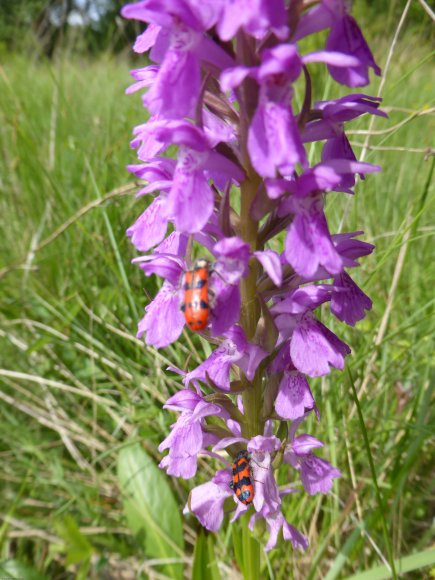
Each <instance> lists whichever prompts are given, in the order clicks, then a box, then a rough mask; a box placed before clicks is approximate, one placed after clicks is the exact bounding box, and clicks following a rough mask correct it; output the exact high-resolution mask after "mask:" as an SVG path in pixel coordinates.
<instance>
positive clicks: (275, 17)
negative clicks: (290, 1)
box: [217, 0, 288, 40]
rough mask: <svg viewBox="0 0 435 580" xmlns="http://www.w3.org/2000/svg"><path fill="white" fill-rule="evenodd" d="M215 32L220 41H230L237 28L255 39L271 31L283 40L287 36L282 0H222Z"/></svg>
mask: <svg viewBox="0 0 435 580" xmlns="http://www.w3.org/2000/svg"><path fill="white" fill-rule="evenodd" d="M220 4H221V5H222V12H221V15H220V18H219V21H218V23H217V31H218V34H219V36H220V38H222V40H230V39H231V38H232V37H233V36H234V35H235V34H236V32H237V31H238V30H239V28H242V27H243V28H244V30H245V31H246V32H247V33H248V34H250V35H251V36H254V37H256V38H261V37H263V36H265V34H267V33H269V32H270V31H272V32H273V33H274V34H276V36H278V37H280V38H283V37H285V35H286V34H287V31H288V29H287V22H286V13H285V7H284V2H283V0H253V1H252V0H251V1H250V2H247V0H222V2H220Z"/></svg>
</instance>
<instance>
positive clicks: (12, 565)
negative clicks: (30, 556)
mask: <svg viewBox="0 0 435 580" xmlns="http://www.w3.org/2000/svg"><path fill="white" fill-rule="evenodd" d="M0 576H1V577H2V578H20V579H22V578H25V579H26V580H47V577H46V576H44V575H43V574H40V573H39V572H38V570H35V568H32V567H31V566H29V565H28V564H23V563H22V562H19V561H18V560H4V561H3V562H0Z"/></svg>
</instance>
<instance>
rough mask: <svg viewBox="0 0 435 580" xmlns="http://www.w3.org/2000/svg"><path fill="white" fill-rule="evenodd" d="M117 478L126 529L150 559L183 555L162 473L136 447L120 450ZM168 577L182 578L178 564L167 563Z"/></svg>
mask: <svg viewBox="0 0 435 580" xmlns="http://www.w3.org/2000/svg"><path fill="white" fill-rule="evenodd" d="M118 479H119V488H120V490H121V494H122V500H123V506H124V512H125V514H126V516H127V520H128V523H129V526H130V528H131V529H132V530H133V532H134V533H135V534H136V536H137V538H138V544H139V545H142V546H143V549H144V552H145V554H146V555H147V556H148V557H150V558H158V559H161V560H162V562H163V563H164V561H165V560H166V559H169V561H170V560H171V558H173V557H174V555H175V556H177V557H178V560H182V558H183V556H184V551H183V548H184V542H183V524H182V521H181V515H180V509H179V507H180V506H179V505H178V503H177V501H176V500H175V498H174V495H173V493H172V491H171V488H170V486H169V483H168V481H167V478H166V477H165V475H164V473H163V472H162V471H160V469H159V468H158V467H157V466H156V465H155V463H154V461H153V460H152V459H151V458H150V457H149V456H148V455H147V454H146V453H145V451H144V450H143V449H142V448H141V447H140V445H139V444H137V443H136V444H133V445H129V446H127V447H124V448H123V449H122V450H121V451H120V452H119V456H118ZM162 568H163V570H164V571H166V573H167V574H168V575H169V576H170V577H171V578H174V579H176V578H183V567H182V565H180V564H175V563H167V564H166V565H165V566H162Z"/></svg>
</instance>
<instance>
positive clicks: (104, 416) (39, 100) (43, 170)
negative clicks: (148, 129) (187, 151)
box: [0, 23, 435, 580]
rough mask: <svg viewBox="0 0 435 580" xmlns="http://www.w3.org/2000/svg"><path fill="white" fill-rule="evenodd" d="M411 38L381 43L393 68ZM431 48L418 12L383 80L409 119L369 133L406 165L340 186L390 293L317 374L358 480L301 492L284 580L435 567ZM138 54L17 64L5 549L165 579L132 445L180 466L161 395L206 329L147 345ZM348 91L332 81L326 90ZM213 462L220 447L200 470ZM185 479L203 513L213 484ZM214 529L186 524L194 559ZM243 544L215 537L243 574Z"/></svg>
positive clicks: (9, 141)
mask: <svg viewBox="0 0 435 580" xmlns="http://www.w3.org/2000/svg"><path fill="white" fill-rule="evenodd" d="M396 24H397V23H396ZM392 33H394V29H393V30H392V32H391V33H389V34H388V35H387V34H385V35H384V36H380V35H379V36H377V37H376V38H375V39H374V40H375V42H374V51H375V54H376V57H377V60H378V62H379V63H380V64H381V66H382V65H385V60H386V56H387V53H388V50H389V48H390V47H391V34H392ZM428 54H429V49H428V46H427V45H425V43H424V42H422V41H421V37H420V36H418V35H417V34H415V33H414V34H413V33H411V32H410V31H407V30H406V25H405V27H404V30H403V31H402V32H401V34H400V36H399V42H398V44H397V46H396V47H395V50H394V53H393V54H392V60H391V64H390V67H389V69H388V71H387V74H386V77H385V79H384V80H383V83H382V86H381V92H382V96H383V97H384V103H383V106H384V108H385V110H387V111H388V113H389V118H388V119H381V118H378V119H375V120H374V121H371V120H370V119H369V118H363V119H361V120H360V121H358V122H355V123H353V124H352V126H351V131H350V137H351V141H352V143H353V144H354V147H355V151H356V153H357V155H358V156H363V157H364V159H365V160H366V161H370V162H374V163H377V164H380V165H382V166H383V168H384V171H383V173H382V174H379V175H374V176H370V177H368V178H367V180H366V181H365V182H360V183H359V184H358V186H357V195H356V196H355V197H354V198H348V197H345V196H344V195H343V194H332V195H331V196H330V197H329V199H328V203H327V211H328V216H329V218H330V220H331V230H332V231H353V230H360V229H361V230H364V232H365V234H364V239H365V240H367V241H370V242H373V243H375V244H376V246H377V250H376V252H375V253H374V254H373V255H372V256H371V257H369V258H368V259H365V260H363V261H362V266H361V268H360V269H358V271H357V272H356V276H355V277H356V280H357V282H359V283H360V284H361V285H362V287H363V288H364V290H365V291H366V292H367V293H368V294H369V295H371V297H372V298H373V301H374V307H373V310H372V312H370V313H369V315H368V316H367V318H366V319H365V320H364V321H363V322H361V323H360V324H359V325H358V327H357V328H356V329H352V328H345V327H344V325H338V324H335V329H334V330H335V331H336V332H337V333H338V335H339V336H341V337H342V338H344V340H346V341H347V342H348V343H349V344H350V345H351V347H352V350H353V355H352V357H350V358H349V359H348V369H349V372H346V371H345V372H343V373H340V372H333V373H332V374H331V375H330V376H328V377H326V378H323V379H322V380H320V379H319V380H316V381H313V383H312V389H313V392H314V394H315V397H316V400H317V403H318V405H319V408H320V411H321V413H322V422H321V423H320V424H317V423H315V420H314V419H313V420H311V424H310V425H308V426H307V431H308V432H310V433H312V434H314V435H315V436H316V437H319V439H322V440H324V441H325V442H326V446H325V452H324V457H325V458H328V459H330V460H331V461H332V462H333V463H334V464H335V465H337V466H339V467H340V469H341V470H342V471H343V477H342V478H341V479H340V480H338V481H336V482H335V484H334V489H333V493H332V494H330V495H329V496H327V497H324V496H320V497H319V496H315V497H309V496H307V495H305V494H295V495H294V498H293V499H292V500H291V501H289V503H288V505H289V507H288V512H287V516H288V518H289V520H290V521H291V522H292V523H294V524H295V525H296V526H297V527H299V528H301V529H302V530H303V531H304V532H305V533H306V534H307V535H308V536H309V539H310V548H309V550H308V552H307V553H306V554H301V553H294V552H293V551H292V550H291V549H290V548H289V547H288V546H287V545H284V544H281V545H280V546H279V548H278V549H276V550H273V551H272V552H271V553H270V554H269V555H268V556H267V557H266V556H264V557H263V560H262V564H261V565H262V577H264V578H268V577H270V578H276V579H282V578H295V579H303V578H312V579H317V578H319V579H320V578H327V580H332V579H334V578H347V577H351V576H352V575H354V574H359V573H362V572H363V571H366V570H371V569H372V568H373V567H377V566H381V567H382V566H384V567H383V568H381V569H379V570H377V571H376V570H375V571H372V572H371V573H370V575H369V576H367V577H368V578H369V577H370V578H388V577H390V573H389V572H388V568H387V567H385V565H388V561H389V560H390V559H391V556H390V554H389V553H390V551H391V553H392V555H393V557H394V558H395V560H396V569H398V570H399V571H400V570H402V571H405V570H414V572H412V571H411V572H408V574H409V576H407V577H415V578H422V577H424V576H425V575H427V576H428V575H429V574H430V567H431V566H432V570H433V569H434V567H435V557H434V551H433V549H432V551H431V550H430V547H431V546H433V535H432V534H433V527H432V522H431V517H432V515H431V513H432V512H431V501H432V502H433V493H434V489H433V466H434V452H433V443H434V440H433V396H432V390H431V380H433V352H434V333H433V331H434V325H433V321H434V318H433V311H434V301H435V295H434V291H433V284H434V280H435V268H434V260H433V255H434V254H433V247H434V245H433V235H434V232H435V225H434V221H433V215H434V209H435V208H434V194H433V181H432V177H433V168H434V157H433V150H431V149H430V148H431V146H432V143H431V136H432V134H433V128H434V126H433V119H434V115H435V109H434V107H435V103H434V91H433V81H432V78H431V75H430V70H431V69H430V61H429V60H428ZM129 67H130V65H129V63H128V62H127V59H126V58H122V57H119V58H114V57H109V56H102V57H100V58H98V59H97V60H86V59H84V58H83V59H78V58H77V57H73V56H68V55H66V54H62V55H60V56H59V58H58V59H57V60H55V61H53V62H50V63H47V62H40V61H39V60H36V59H35V60H34V61H32V60H31V59H29V58H24V57H22V56H19V55H15V56H10V57H9V58H7V59H6V60H5V62H4V63H3V64H2V66H1V67H0V94H1V100H0V147H1V156H0V190H1V192H2V196H1V198H0V204H1V216H2V218H1V237H2V245H1V249H0V280H1V302H0V353H1V354H0V359H1V362H0V366H1V368H0V381H1V390H0V399H1V404H0V458H1V466H2V469H1V470H0V481H1V489H2V493H1V494H0V519H1V523H0V546H1V554H0V560H2V561H3V564H2V567H3V568H2V570H6V571H8V572H10V571H11V570H15V572H16V574H17V575H20V574H21V576H24V577H26V578H31V577H35V578H37V577H39V576H38V575H37V573H39V574H40V575H41V576H40V577H47V578H70V577H71V578H72V577H83V578H85V577H95V578H99V577H107V578H130V577H131V578H134V577H149V578H153V577H161V575H162V569H161V568H159V567H158V566H157V567H156V566H155V562H154V563H153V562H149V561H148V559H147V557H146V555H145V554H144V552H143V544H142V543H141V542H140V541H139V540H138V539H137V538H136V537H135V536H134V535H133V534H132V531H131V530H130V529H129V527H128V526H127V523H126V519H125V516H124V513H123V509H122V502H121V497H120V493H119V483H118V479H117V473H116V460H117V457H118V454H119V452H120V450H121V449H122V448H123V447H125V445H126V444H127V443H129V442H132V441H138V442H140V443H141V444H142V446H143V447H144V448H145V450H146V451H147V453H148V454H149V455H150V456H151V457H152V458H153V459H154V460H155V462H156V463H157V462H158V461H159V460H160V454H159V453H158V451H157V446H158V444H159V443H160V442H161V441H162V439H163V438H164V437H165V436H166V434H167V432H168V429H169V425H170V424H171V422H172V421H173V415H171V413H169V412H164V411H162V408H161V407H162V404H163V402H164V401H165V400H166V398H167V397H168V396H170V395H171V394H173V393H174V392H175V391H176V390H177V389H178V388H179V381H178V380H177V378H176V376H175V375H173V374H171V373H169V374H168V373H166V372H165V368H166V367H167V366H168V365H170V364H172V365H176V366H179V367H181V368H186V365H187V366H188V367H189V368H192V367H193V366H195V365H197V364H198V362H199V361H200V360H201V358H200V353H201V352H202V349H203V348H204V347H205V343H204V342H203V341H202V340H201V339H200V338H198V337H194V336H192V335H188V334H187V333H184V335H183V338H182V340H181V341H180V342H179V343H177V345H174V346H172V347H169V348H168V349H165V350H163V351H156V350H154V349H152V348H146V347H145V346H144V345H143V343H142V341H139V340H137V339H136V338H135V332H136V324H137V321H138V319H139V317H141V315H142V311H143V307H144V306H145V305H146V303H147V298H146V296H145V294H144V292H143V290H142V289H143V287H144V286H145V287H146V290H147V292H149V294H151V295H153V294H154V293H155V291H156V289H157V282H156V281H155V280H153V279H151V280H149V279H144V278H143V276H142V275H141V274H140V272H139V271H138V269H137V268H136V267H134V266H132V265H131V264H130V260H131V259H132V258H133V257H135V251H134V249H133V248H132V246H131V244H130V243H129V242H128V240H127V239H126V237H125V229H126V228H127V227H128V226H129V225H130V224H131V223H132V222H133V221H134V219H135V217H136V216H137V215H138V214H139V213H140V211H141V208H143V204H144V203H145V201H144V200H143V198H142V199H141V200H135V199H134V196H133V192H134V183H133V182H132V181H131V179H130V178H129V176H128V174H127V172H126V170H125V165H126V164H127V163H132V162H134V159H135V156H134V153H133V152H132V151H131V150H130V149H129V140H130V135H131V129H132V127H133V126H134V125H136V124H138V123H139V122H141V121H142V120H143V119H144V112H143V109H142V107H141V103H140V99H139V97H134V96H133V97H128V98H127V97H125V96H124V94H123V93H124V89H125V87H126V86H127V85H128V83H129V75H128V69H129ZM316 74H319V75H321V74H322V73H321V71H320V68H319V72H316ZM324 78H326V75H325V77H324ZM319 79H320V82H321V76H319ZM322 86H323V85H322ZM378 87H379V80H376V81H375V82H374V84H373V86H372V87H370V89H369V90H368V91H367V92H368V93H369V94H376V92H377V90H378ZM338 91H339V89H338V88H337V87H336V86H334V85H332V84H328V83H327V84H326V85H325V87H324V93H323V94H322V95H317V98H334V97H335V96H337V95H338V94H339V92H338ZM368 130H370V134H368V133H367V131H368ZM311 153H312V155H313V158H315V156H316V155H317V154H318V152H317V151H316V150H313V151H312V152H311ZM343 211H344V215H345V218H344V219H343ZM325 315H326V311H325ZM431 373H432V375H431ZM367 443H368V445H367ZM212 473H213V468H212V465H211V463H210V462H209V461H208V462H207V461H203V460H201V461H200V470H199V475H198V477H197V478H196V483H199V482H200V481H202V480H205V479H206V478H209V477H210V475H211V474H212ZM168 481H169V480H168ZM170 481H171V486H172V490H173V493H174V494H175V497H176V498H177V503H178V504H179V506H180V510H181V508H182V506H183V505H184V504H185V502H186V499H187V495H188V491H189V489H190V488H191V487H192V482H187V483H183V482H181V481H175V480H170ZM281 483H284V480H283V481H282V482H281ZM432 507H433V504H432ZM237 529H238V528H236V527H235V532H236V534H237ZM197 533H198V526H197V523H196V522H195V521H194V520H193V519H191V518H186V519H185V520H184V537H185V542H186V551H185V555H184V558H182V559H183V560H184V561H185V563H186V570H190V568H189V566H190V565H191V562H192V550H193V546H194V542H195V537H196V534H197ZM230 540H231V526H227V530H226V531H225V530H224V532H223V533H221V534H220V535H219V537H218V538H216V540H215V546H214V550H215V553H216V557H217V561H218V565H219V569H220V572H221V575H222V577H223V578H228V577H234V578H237V577H239V575H238V573H237V571H236V569H235V564H234V554H233V553H232V552H231V541H230ZM84 555H85V556H86V558H85V557H84ZM84 559H85V560H86V565H83V560H84ZM386 563H387V564H386ZM14 566H15V568H14ZM20 566H21V567H20ZM25 566H28V568H25ZM421 566H426V567H425V568H421ZM428 566H429V567H428ZM156 570H157V571H156ZM104 574H106V576H105V575H104ZM159 574H160V576H159ZM9 575H12V574H9ZM32 575H33V576H32ZM357 577H359V576H357ZM361 578H363V576H361Z"/></svg>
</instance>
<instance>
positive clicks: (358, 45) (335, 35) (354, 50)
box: [323, 0, 381, 87]
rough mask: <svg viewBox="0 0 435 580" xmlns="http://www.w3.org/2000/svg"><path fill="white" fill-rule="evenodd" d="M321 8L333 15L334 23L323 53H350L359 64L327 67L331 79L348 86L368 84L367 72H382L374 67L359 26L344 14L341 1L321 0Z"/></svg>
mask: <svg viewBox="0 0 435 580" xmlns="http://www.w3.org/2000/svg"><path fill="white" fill-rule="evenodd" d="M323 5H324V6H325V7H326V9H327V10H329V11H330V12H331V13H332V15H333V24H332V26H331V32H330V33H329V36H328V39H327V41H326V50H332V51H338V52H342V53H344V54H350V55H352V56H355V57H357V58H358V60H359V61H360V64H358V65H357V66H351V67H345V68H344V67H336V66H333V65H328V69H329V72H330V74H331V76H332V78H333V79H334V80H335V81H337V82H338V83H341V84H343V85H347V86H348V87H363V86H365V85H367V84H368V83H369V82H370V81H369V71H368V69H369V68H372V69H373V70H374V72H375V74H376V75H378V76H380V75H381V69H380V68H379V67H378V65H377V64H376V62H375V59H374V58H373V54H372V52H371V50H370V48H369V46H368V44H367V42H366V40H365V38H364V36H363V35H362V32H361V30H360V28H359V26H358V24H357V23H356V21H355V19H354V18H352V16H350V15H349V14H348V13H347V10H346V4H345V2H344V1H343V0H323Z"/></svg>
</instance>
